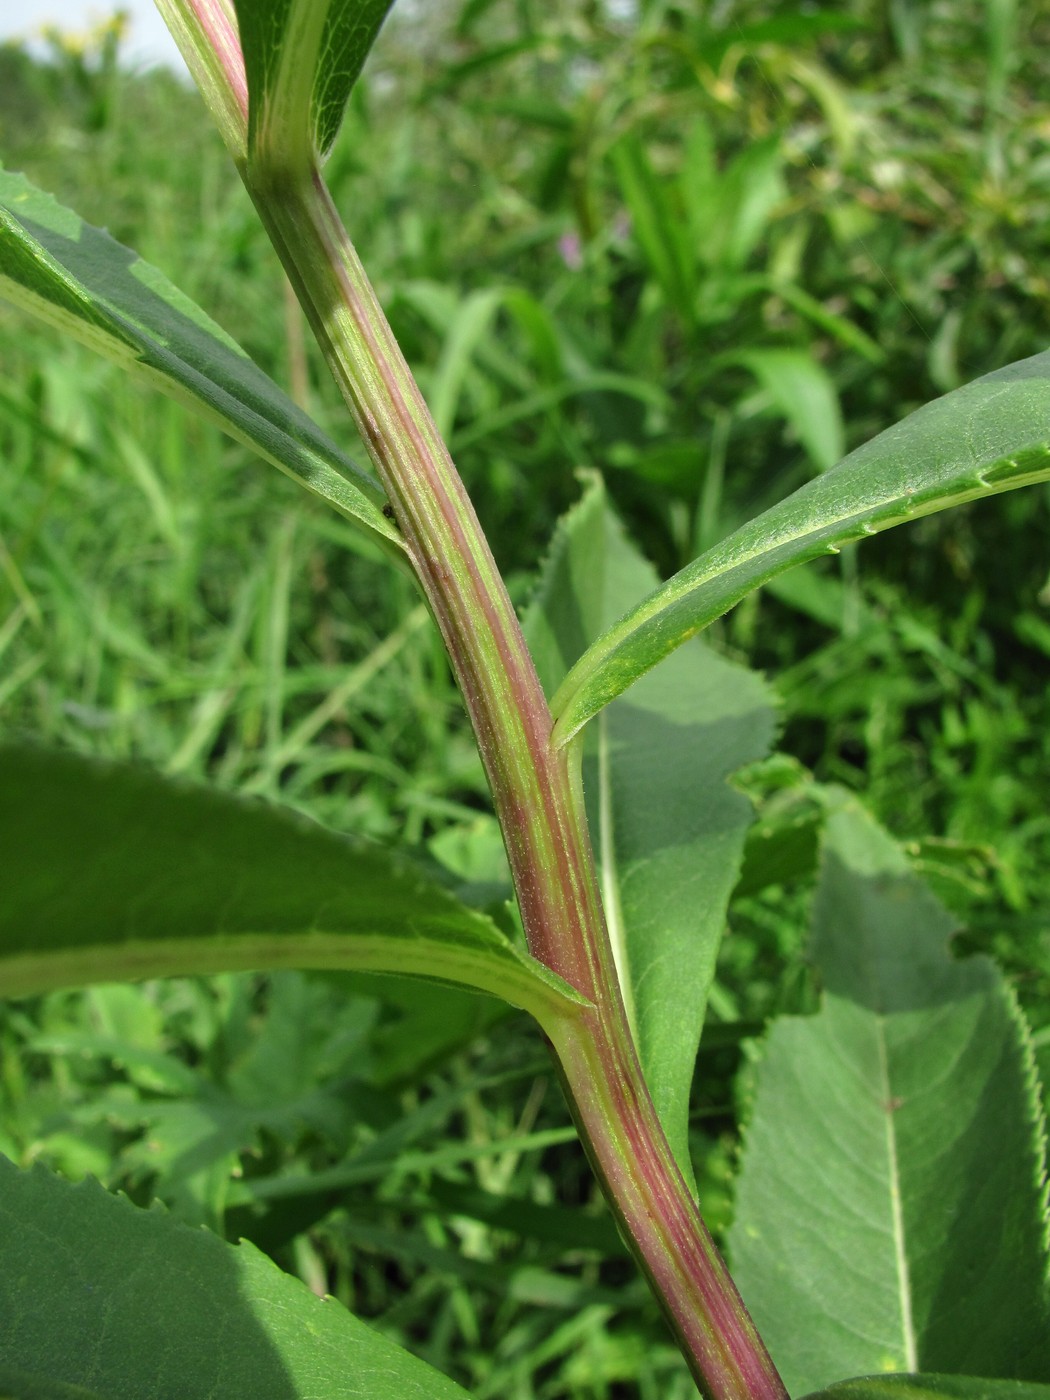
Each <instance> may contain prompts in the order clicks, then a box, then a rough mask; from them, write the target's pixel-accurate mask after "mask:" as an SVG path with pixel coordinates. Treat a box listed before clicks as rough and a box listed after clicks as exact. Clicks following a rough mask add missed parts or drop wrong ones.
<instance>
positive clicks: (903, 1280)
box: [875, 1013, 919, 1371]
mask: <svg viewBox="0 0 1050 1400" xmlns="http://www.w3.org/2000/svg"><path fill="white" fill-rule="evenodd" d="M875 1039H876V1043H877V1045H878V1054H879V1078H880V1081H881V1083H880V1107H881V1108H882V1111H883V1116H884V1118H885V1125H886V1156H887V1160H888V1164H889V1193H890V1216H891V1219H892V1222H893V1251H894V1262H895V1266H896V1270H897V1283H898V1295H899V1298H900V1315H901V1342H902V1344H903V1348H904V1368H905V1370H906V1371H918V1369H919V1356H918V1344H917V1341H916V1337H915V1319H914V1316H913V1313H912V1296H911V1274H910V1272H909V1269H908V1254H907V1246H906V1241H905V1230H904V1210H903V1204H902V1202H901V1192H900V1164H899V1160H898V1156H897V1129H896V1126H895V1116H894V1108H893V1091H892V1088H891V1085H890V1071H889V1058H888V1055H887V1049H886V1018H885V1016H882V1015H879V1014H877V1013H876V1015H875Z"/></svg>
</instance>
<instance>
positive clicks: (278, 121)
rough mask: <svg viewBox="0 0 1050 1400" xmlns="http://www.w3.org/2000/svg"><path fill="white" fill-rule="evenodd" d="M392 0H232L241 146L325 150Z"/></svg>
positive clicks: (303, 156)
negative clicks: (244, 123) (243, 129)
mask: <svg viewBox="0 0 1050 1400" xmlns="http://www.w3.org/2000/svg"><path fill="white" fill-rule="evenodd" d="M392 3H393V0H235V8H236V11H237V21H238V25H239V28H240V34H241V49H242V51H243V54H244V66H245V70H246V72H247V76H248V97H249V101H248V150H249V153H250V154H251V155H252V156H253V157H256V156H259V155H261V154H264V155H265V157H266V158H267V159H274V160H276V161H278V162H280V163H282V164H283V163H285V162H291V163H292V164H294V163H296V162H298V161H304V162H312V160H313V159H314V157H315V155H321V156H323V155H325V154H326V153H327V151H328V150H329V149H330V147H331V145H332V142H333V141H334V140H335V138H336V135H337V133H338V131H339V126H340V124H341V122H342V120H343V112H344V110H345V108H346V103H347V99H348V98H349V96H350V92H351V89H352V88H353V86H354V83H356V81H357V78H358V75H359V74H360V72H361V69H362V67H363V66H364V62H365V59H366V58H367V57H368V52H369V50H370V49H371V47H372V45H373V43H374V42H375V39H376V35H377V34H378V33H379V30H380V28H381V27H382V24H383V21H384V19H386V16H387V12H388V11H389V9H390V7H391V4H392Z"/></svg>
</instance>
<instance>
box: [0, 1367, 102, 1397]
mask: <svg viewBox="0 0 1050 1400" xmlns="http://www.w3.org/2000/svg"><path fill="white" fill-rule="evenodd" d="M0 1400H101V1397H100V1396H99V1395H98V1393H97V1392H96V1391H94V1390H85V1389H84V1388H83V1386H79V1385H63V1384H62V1383H61V1381H52V1380H48V1378H47V1377H46V1376H30V1375H27V1373H26V1372H25V1371H15V1370H13V1369H12V1368H11V1367H9V1366H4V1365H0Z"/></svg>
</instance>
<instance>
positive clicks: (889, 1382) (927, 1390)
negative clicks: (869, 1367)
mask: <svg viewBox="0 0 1050 1400" xmlns="http://www.w3.org/2000/svg"><path fill="white" fill-rule="evenodd" d="M806 1400H1050V1386H1048V1385H1032V1384H1030V1383H1029V1382H1027V1381H995V1380H981V1379H980V1378H978V1377H977V1376H866V1377H862V1378H861V1379H859V1380H855V1381H840V1382H839V1383H838V1385H833V1386H829V1387H828V1389H827V1390H822V1391H820V1392H819V1394H817V1395H810V1396H807V1397H806Z"/></svg>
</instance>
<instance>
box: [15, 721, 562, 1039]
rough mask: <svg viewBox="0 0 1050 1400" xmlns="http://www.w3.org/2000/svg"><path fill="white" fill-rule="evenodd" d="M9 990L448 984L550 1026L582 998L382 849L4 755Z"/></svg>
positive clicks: (28, 754)
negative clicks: (246, 980)
mask: <svg viewBox="0 0 1050 1400" xmlns="http://www.w3.org/2000/svg"><path fill="white" fill-rule="evenodd" d="M0 853H2V855H0V864H2V869H0V884H2V886H3V890H4V898H3V902H2V906H0V994H2V995H4V996H24V995H27V994H30V993H34V992H39V991H44V990H46V989H49V988H52V987H60V986H71V985H81V984H83V983H86V982H92V981H95V982H105V981H122V980H135V979H139V978H144V977H165V976H171V975H174V974H178V973H206V972H219V971H231V970H236V969H248V968H272V967H315V968H317V967H319V968H341V969H348V970H356V971H366V972H388V973H397V974H400V975H403V976H424V977H433V978H438V979H442V980H444V981H448V982H453V983H457V984H459V985H463V986H467V987H471V988H473V989H475V990H479V991H484V992H488V993H490V994H492V995H493V996H498V997H502V998H503V999H504V1000H506V1001H510V1002H511V1003H513V1004H514V1005H516V1006H520V1007H523V1008H525V1009H527V1010H528V1011H530V1012H531V1013H532V1014H533V1015H535V1016H536V1017H537V1018H538V1019H539V1020H540V1021H541V1023H550V1022H552V1021H554V1020H557V1018H558V1017H559V1016H561V1015H563V1014H564V1013H565V1011H566V1010H568V1009H570V1008H571V1007H572V1006H573V1005H576V1004H579V1001H580V999H579V997H578V995H577V994H576V993H575V992H573V991H572V990H571V989H570V988H569V987H568V986H566V985H565V984H564V983H562V982H561V981H560V979H558V978H557V977H555V976H554V975H553V974H552V973H550V972H548V971H547V969H546V968H544V967H542V966H541V964H539V963H537V962H535V961H534V960H533V959H532V958H529V957H527V956H526V955H525V954H523V953H520V952H518V950H517V949H516V948H515V947H514V946H513V945H512V944H511V943H510V942H509V941H508V940H507V939H506V938H505V937H504V936H503V934H501V933H500V932H499V930H498V929H497V928H496V926H495V924H493V923H492V921H491V920H490V919H488V918H487V917H486V916H485V915H483V914H480V913H478V912H476V911H475V910H472V909H468V908H467V907H466V906H465V905H463V904H461V903H459V901H458V900H456V899H455V898H453V896H452V895H450V894H448V893H447V891H445V890H444V889H443V888H441V887H440V886H438V885H436V884H433V883H432V882H431V881H429V880H428V879H426V878H425V877H424V876H423V875H422V874H421V873H420V872H419V871H418V870H417V869H416V868H415V867H414V866H412V865H411V864H410V863H409V862H408V861H406V860H404V859H398V858H397V857H396V856H395V855H393V854H392V853H391V852H389V851H387V850H385V849H383V848H382V847H380V846H376V845H369V844H366V843H363V842H355V841H351V840H349V839H347V838H345V837H342V836H336V835H335V834H334V833H332V832H329V831H325V830H324V829H323V828H322V827H318V826H315V825H314V824H313V823H311V822H308V821H306V820H304V819H301V818H297V817H294V816H292V815H291V814H289V813H286V812H282V811H281V810H279V809H276V808H271V807H267V806H265V805H264V804H262V803H258V802H245V801H243V800H241V799H239V798H235V797H232V796H229V795H227V794H224V793H220V792H215V791H210V790H208V789H206V788H194V787H190V786H188V785H185V786H184V785H182V784H179V783H175V782H172V781H171V780H170V779H163V778H160V777H158V776H156V775H155V774H152V773H149V772H147V771H145V770H140V769H135V768H118V767H110V766H107V765H104V764H100V763H96V762H94V761H92V760H89V759H85V758H81V757H78V756H75V755H73V754H64V753H49V752H47V751H45V750H41V749H34V748H28V747H18V746H14V745H4V746H0Z"/></svg>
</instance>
